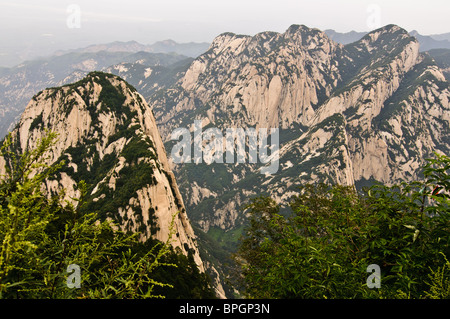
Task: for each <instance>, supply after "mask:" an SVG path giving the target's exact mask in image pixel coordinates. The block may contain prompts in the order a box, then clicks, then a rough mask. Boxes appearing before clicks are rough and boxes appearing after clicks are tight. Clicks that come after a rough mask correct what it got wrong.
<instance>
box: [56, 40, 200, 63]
mask: <svg viewBox="0 0 450 319" xmlns="http://www.w3.org/2000/svg"><path fill="white" fill-rule="evenodd" d="M208 47H209V43H206V42H200V43H197V42H188V43H178V42H175V41H173V40H170V39H168V40H163V41H158V42H155V43H153V44H141V43H139V42H137V41H127V42H122V41H115V42H111V43H104V44H93V45H90V46H87V47H85V48H80V49H75V50H67V51H58V52H56V53H55V55H56V56H58V55H63V54H67V53H73V52H77V53H97V52H101V51H105V52H133V53H136V52H140V51H142V52H150V53H177V54H180V55H184V56H187V57H192V58H196V57H197V56H199V55H200V54H202V53H203V52H205V51H206V50H208Z"/></svg>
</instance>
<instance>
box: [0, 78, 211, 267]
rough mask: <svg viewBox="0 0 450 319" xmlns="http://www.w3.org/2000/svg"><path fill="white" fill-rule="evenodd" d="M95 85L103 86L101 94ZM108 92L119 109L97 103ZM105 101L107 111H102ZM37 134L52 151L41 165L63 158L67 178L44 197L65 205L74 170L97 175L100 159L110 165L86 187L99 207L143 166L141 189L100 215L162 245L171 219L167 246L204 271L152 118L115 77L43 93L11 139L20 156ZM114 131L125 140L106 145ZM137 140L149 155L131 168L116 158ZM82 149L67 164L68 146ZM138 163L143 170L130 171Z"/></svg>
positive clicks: (1, 161) (0, 169)
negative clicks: (61, 197) (59, 198)
mask: <svg viewBox="0 0 450 319" xmlns="http://www.w3.org/2000/svg"><path fill="white" fill-rule="evenodd" d="M102 85H103V86H105V85H106V88H105V87H103V86H102ZM111 88H112V90H117V96H118V98H123V105H113V104H111V103H110V102H107V101H108V100H106V99H104V97H103V96H102V92H103V91H102V90H105V91H106V90H107V89H109V90H111ZM108 103H110V105H107V104H108ZM45 129H49V130H51V131H53V132H56V133H58V141H57V143H56V145H55V146H54V147H53V148H52V149H51V151H49V152H48V154H47V155H48V160H47V164H49V165H51V164H53V163H56V162H57V161H58V160H59V159H60V158H61V157H63V156H66V160H68V163H67V165H68V166H69V167H71V168H72V169H73V172H74V174H69V173H66V172H61V173H60V178H59V179H57V180H52V181H48V182H47V183H46V187H47V189H48V191H57V190H58V189H61V188H64V189H66V191H67V196H66V198H67V199H68V198H70V197H71V196H72V197H73V196H76V195H78V194H77V192H76V191H75V190H74V189H75V186H76V183H77V182H78V181H79V180H77V175H76V173H78V172H80V170H81V167H85V169H86V170H87V172H88V174H92V176H96V174H100V173H99V172H98V167H101V166H102V161H103V160H105V159H106V157H108V158H109V160H112V161H113V165H112V166H110V168H109V171H107V172H106V173H104V175H101V176H100V177H98V178H97V182H96V183H97V184H96V185H93V187H92V191H91V195H92V196H93V197H95V198H93V202H94V203H95V202H98V203H100V202H102V201H104V202H105V204H107V200H106V199H105V197H107V196H113V198H114V196H116V195H115V194H118V195H120V192H123V190H122V187H125V186H124V185H122V184H123V182H122V184H120V185H119V184H118V182H119V181H121V180H122V181H123V179H124V178H126V176H125V175H124V173H123V170H125V169H127V170H128V171H129V170H130V169H131V170H132V169H133V167H144V166H142V165H149V166H148V167H152V169H153V172H152V177H151V179H149V180H148V181H143V182H142V186H140V187H138V189H137V190H136V192H135V193H134V194H133V195H132V196H131V197H130V198H127V199H126V202H125V203H124V205H123V206H121V207H116V209H117V210H116V211H108V212H107V213H108V214H109V215H108V216H112V217H114V216H119V215H120V218H121V219H122V220H126V221H127V222H126V223H125V222H122V223H120V225H121V226H122V228H124V229H128V230H132V231H138V230H139V231H140V232H141V239H143V240H144V239H147V238H149V237H153V238H156V239H158V240H161V241H167V240H168V237H169V226H170V222H171V220H172V216H174V215H175V214H176V213H178V215H177V217H176V218H175V224H174V232H175V234H174V235H173V237H172V239H171V240H172V245H173V246H174V247H178V248H179V249H180V250H181V251H182V252H183V253H185V254H187V253H188V250H190V251H191V252H193V256H194V260H195V262H196V263H197V265H198V267H199V269H200V270H201V271H204V266H203V262H202V260H201V258H200V255H199V251H198V247H197V243H196V236H195V234H194V232H193V229H192V227H191V224H190V221H189V219H188V217H187V215H186V210H185V207H184V203H183V199H182V197H181V195H180V192H179V190H178V186H177V184H176V181H175V177H174V175H173V173H172V172H171V170H170V167H169V164H168V160H167V156H166V151H165V148H164V145H163V143H162V140H161V137H160V135H159V132H158V129H157V126H156V122H155V118H154V116H153V113H152V110H151V109H150V107H149V106H148V104H147V103H146V102H145V100H144V99H143V97H142V96H141V95H140V94H139V93H137V92H136V91H135V90H134V89H132V88H131V87H129V86H128V85H127V84H126V82H124V81H123V80H121V79H120V78H118V77H115V76H112V75H107V74H104V73H92V74H90V75H88V77H86V78H85V79H84V80H82V81H81V82H77V83H75V84H73V85H68V86H64V87H61V88H53V89H47V90H44V91H43V92H42V93H40V94H39V95H37V96H36V97H35V98H33V99H32V100H31V101H30V103H29V104H28V105H27V107H26V109H25V111H24V113H23V114H22V117H21V119H20V122H19V124H18V126H17V128H16V129H15V130H14V131H13V132H12V136H13V138H14V139H17V140H18V142H19V146H20V148H21V149H22V150H26V149H30V148H33V147H35V146H36V143H37V141H38V140H39V139H40V138H42V137H43V135H44V134H45V131H44V130H45ZM121 131H127V132H129V133H128V134H129V135H131V136H128V137H127V136H124V137H120V138H117V139H114V136H115V135H116V134H120V132H121ZM138 137H139V138H140V139H141V140H146V141H147V142H146V143H147V144H145V145H147V146H146V148H145V150H142V151H146V152H149V153H148V154H149V155H150V156H151V158H148V157H146V156H143V157H138V158H137V161H136V162H129V161H127V159H126V156H130V155H127V154H125V153H124V152H126V148H127V147H130V146H129V145H131V144H132V143H136V141H137V140H138ZM111 140H113V141H112V142H111ZM88 144H89V147H90V148H91V149H92V151H86V149H85V148H83V147H82V148H81V149H80V151H86V152H87V155H86V157H85V158H82V159H81V161H80V162H78V163H75V162H73V161H72V158H73V157H74V156H76V155H77V154H76V153H71V152H72V151H71V148H72V149H73V148H75V147H80V145H81V146H84V145H86V148H87V145H88ZM135 152H136V151H135ZM121 154H124V155H123V156H122V155H121ZM131 155H133V152H131ZM139 163H144V164H142V165H141V166H138V165H139ZM104 165H106V164H104ZM4 169H5V162H4V159H3V158H0V174H2V173H4ZM94 180H95V179H94ZM105 186H106V188H105ZM105 189H106V190H105ZM108 194H110V195H108ZM111 194H112V195H111ZM136 207H138V208H139V209H137V208H136ZM152 214H154V216H153V217H152ZM152 219H153V220H154V221H155V222H156V226H157V231H156V232H152V229H153V228H152V227H151V225H150V224H151V223H150V222H151V221H152Z"/></svg>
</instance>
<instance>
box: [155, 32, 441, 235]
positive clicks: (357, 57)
mask: <svg viewBox="0 0 450 319" xmlns="http://www.w3.org/2000/svg"><path fill="white" fill-rule="evenodd" d="M449 92H450V91H449V86H448V82H447V81H446V79H445V77H444V76H443V73H442V70H441V69H440V68H439V67H438V66H437V64H436V63H435V61H434V59H433V58H431V57H430V56H429V55H428V54H426V53H420V52H419V43H418V41H417V40H416V39H415V38H414V37H411V36H410V35H409V34H408V33H407V32H406V31H405V30H403V29H402V28H400V27H398V26H395V25H388V26H386V27H383V28H380V29H378V30H374V31H373V32H370V33H368V34H367V35H365V36H364V37H363V38H362V39H360V40H359V41H357V42H354V43H351V44H348V45H345V46H344V45H341V44H337V43H335V42H333V41H332V40H330V38H329V37H328V36H327V35H326V34H325V33H323V32H321V31H319V30H317V29H310V28H308V27H305V26H297V25H294V26H291V27H290V28H289V29H288V30H287V31H286V32H285V33H283V34H280V33H275V32H263V33H260V34H257V35H255V36H253V37H251V36H242V35H236V34H232V33H224V34H222V35H220V36H218V37H217V38H216V39H215V40H214V41H213V43H212V45H211V46H210V48H209V50H208V51H207V52H205V53H204V54H203V55H201V56H200V57H198V58H197V59H196V60H195V61H193V63H192V64H191V65H190V67H189V68H188V69H187V71H186V72H185V73H184V75H183V76H182V77H180V79H179V80H178V81H177V82H176V83H175V84H174V85H172V86H171V87H170V88H168V89H165V90H161V91H160V92H159V94H157V95H153V96H152V97H150V104H151V106H152V107H153V109H154V112H155V114H157V116H156V117H157V118H158V124H159V125H160V127H161V131H162V135H163V139H164V140H166V141H167V140H169V138H170V133H171V132H172V131H173V130H174V129H175V128H178V127H190V126H191V125H192V123H193V122H194V119H203V123H204V125H205V126H206V125H208V126H210V127H211V126H214V127H217V128H219V129H222V130H225V128H228V127H244V128H247V127H260V128H271V127H278V128H280V131H281V135H280V141H281V148H280V151H279V154H280V169H279V171H278V172H277V173H276V174H273V175H269V176H264V175H261V174H259V171H258V167H257V166H258V165H254V164H246V165H245V164H244V165H242V164H240V165H234V164H214V163H213V164H211V165H205V164H203V165H196V164H184V165H177V166H176V167H175V172H176V175H177V176H178V177H179V178H178V181H179V183H180V187H181V192H182V193H183V194H184V196H185V198H187V206H188V207H189V208H190V211H192V216H193V217H192V218H193V220H194V221H195V223H197V224H198V225H199V226H200V227H202V229H203V230H205V231H209V229H210V228H211V227H219V228H221V229H223V230H224V231H229V230H230V229H235V228H238V227H239V225H240V224H241V222H242V218H243V214H241V213H239V209H240V206H241V204H242V203H244V202H245V201H246V200H248V198H249V197H251V196H253V195H257V194H260V193H269V194H271V195H272V196H274V197H275V198H277V199H278V200H279V201H281V202H283V201H284V200H286V199H288V198H289V196H290V195H293V194H295V193H296V188H297V186H298V185H300V184H302V183H305V182H328V183H340V184H345V185H356V186H357V187H361V186H362V185H366V184H367V183H370V182H373V181H375V180H377V181H380V182H383V183H386V184H393V183H396V182H398V181H400V180H405V179H406V180H408V179H413V178H418V177H419V176H420V167H421V166H422V164H423V163H424V158H426V157H427V156H430V155H431V154H432V152H433V151H437V152H443V153H447V154H448V153H449V151H450V144H449V137H450V130H449V127H450V125H449V124H450V107H449V97H450V93H449ZM168 145H170V143H168Z"/></svg>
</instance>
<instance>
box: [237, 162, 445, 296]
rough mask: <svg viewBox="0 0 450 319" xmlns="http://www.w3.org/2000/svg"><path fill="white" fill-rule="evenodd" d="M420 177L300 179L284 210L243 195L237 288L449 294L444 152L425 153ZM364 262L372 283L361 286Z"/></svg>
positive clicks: (268, 292) (265, 292)
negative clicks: (344, 182) (363, 182)
mask: <svg viewBox="0 0 450 319" xmlns="http://www.w3.org/2000/svg"><path fill="white" fill-rule="evenodd" d="M424 176H425V181H424V182H412V183H402V184H401V185H396V186H393V187H386V186H382V185H375V186H372V187H371V188H369V189H366V190H365V191H364V192H363V193H362V194H359V193H357V192H356V191H355V190H354V189H353V188H351V187H344V186H333V187H329V186H326V185H306V186H303V187H302V191H301V195H299V196H295V197H293V198H292V200H291V202H290V208H291V212H290V213H288V214H281V213H280V206H279V205H277V204H276V203H275V201H274V200H272V199H271V198H269V197H258V198H255V199H253V201H252V202H251V204H250V205H249V206H248V207H247V208H248V213H249V215H250V217H249V226H248V228H247V230H246V232H245V236H244V237H243V238H242V240H241V243H240V247H239V251H238V253H237V254H236V261H237V262H238V263H239V265H240V269H241V272H240V276H241V285H242V287H243V290H244V293H245V295H246V296H247V297H252V298H450V269H449V266H450V264H449V260H450V219H449V218H450V199H449V198H450V197H449V195H448V194H449V191H450V158H449V157H447V156H444V155H436V158H435V159H429V160H428V163H427V165H426V166H425V168H424ZM436 186H439V187H442V189H441V191H440V192H437V190H436V191H434V190H435V187H436ZM433 191H434V192H433ZM371 264H376V265H379V267H380V270H381V286H380V288H373V287H372V288H371V289H370V288H369V287H368V285H367V282H366V280H367V279H368V277H369V276H370V275H371V273H369V272H367V267H368V266H369V265H371Z"/></svg>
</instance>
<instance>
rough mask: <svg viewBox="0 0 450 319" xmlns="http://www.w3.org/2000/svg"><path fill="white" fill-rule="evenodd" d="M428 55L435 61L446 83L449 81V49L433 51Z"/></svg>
mask: <svg viewBox="0 0 450 319" xmlns="http://www.w3.org/2000/svg"><path fill="white" fill-rule="evenodd" d="M428 54H429V55H430V56H431V57H432V58H433V59H434V60H435V61H436V64H437V65H438V66H439V68H440V69H441V70H442V72H443V73H444V75H445V78H446V79H447V81H449V80H450V49H433V50H430V51H428Z"/></svg>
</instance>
